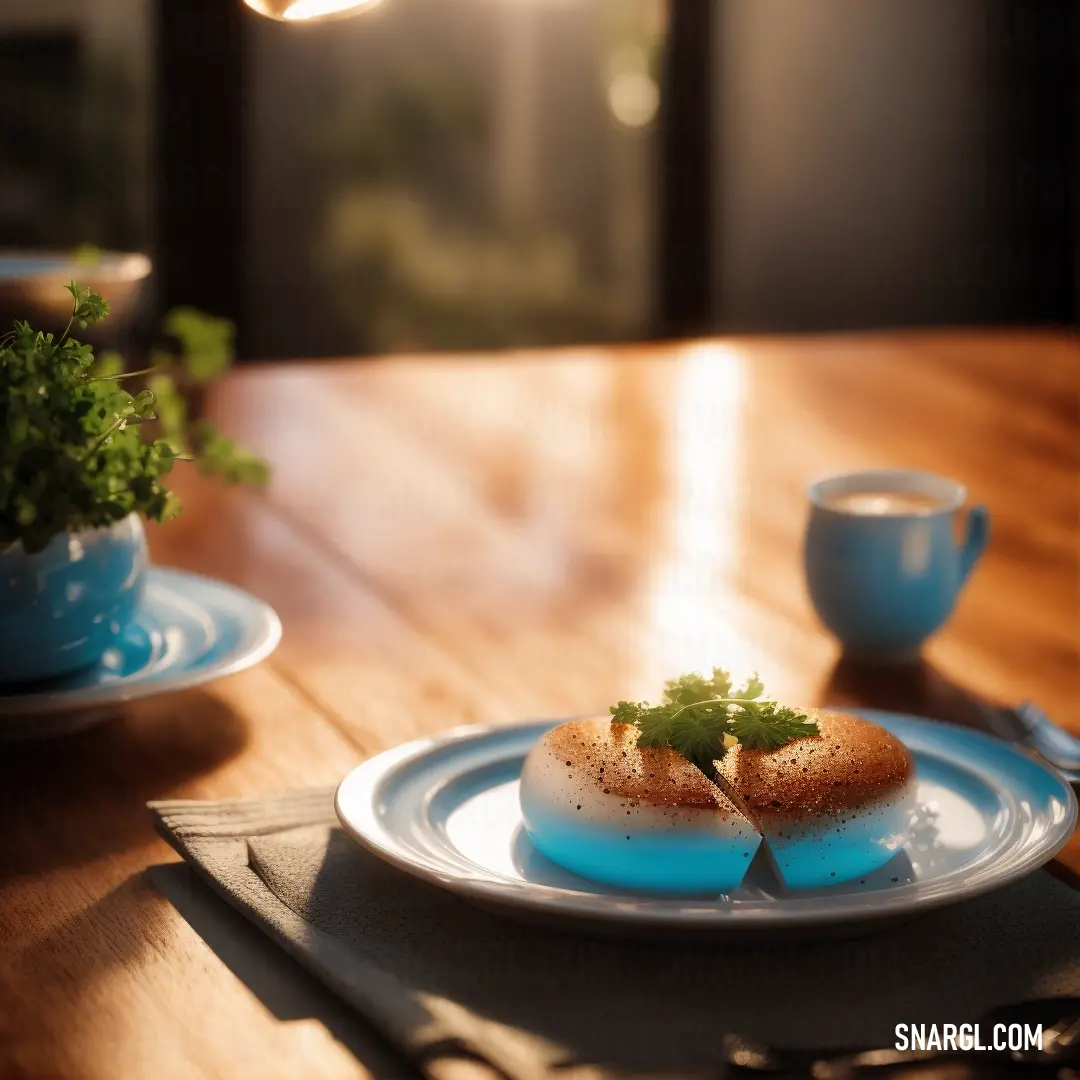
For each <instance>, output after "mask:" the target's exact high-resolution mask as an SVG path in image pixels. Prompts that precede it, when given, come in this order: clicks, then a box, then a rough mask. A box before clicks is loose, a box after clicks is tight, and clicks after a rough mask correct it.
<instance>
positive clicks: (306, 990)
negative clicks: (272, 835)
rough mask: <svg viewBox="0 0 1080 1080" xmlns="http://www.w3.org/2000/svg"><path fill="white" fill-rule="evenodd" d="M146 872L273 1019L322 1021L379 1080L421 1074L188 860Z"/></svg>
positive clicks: (409, 1079)
mask: <svg viewBox="0 0 1080 1080" xmlns="http://www.w3.org/2000/svg"><path fill="white" fill-rule="evenodd" d="M147 875H148V876H149V879H150V881H151V882H152V883H153V885H154V886H155V887H156V888H157V889H158V890H159V891H160V892H162V893H163V894H164V895H165V896H166V897H167V898H168V899H169V901H170V902H171V903H172V905H173V906H174V907H175V908H176V910H177V911H178V912H179V913H180V915H181V916H183V918H184V919H185V920H186V921H187V923H188V924H189V925H190V926H191V928H192V929H193V930H194V931H195V932H196V933H197V934H198V935H199V937H201V938H202V940H203V941H204V942H205V943H206V944H207V945H208V946H209V947H210V949H212V950H213V952H214V953H215V954H216V955H217V957H218V959H220V960H221V962H222V963H223V964H224V965H225V966H226V967H227V968H228V969H229V970H230V971H231V972H232V973H233V974H234V975H235V976H236V977H237V978H238V979H239V980H240V981H241V982H242V983H243V984H244V985H245V986H246V987H247V988H248V989H249V990H250V991H251V992H252V993H253V994H254V995H255V996H256V997H257V998H258V999H259V1000H260V1001H261V1002H262V1003H263V1005H264V1006H266V1008H267V1009H268V1010H269V1011H270V1012H271V1013H272V1014H273V1016H274V1017H275V1019H277V1020H307V1019H313V1020H318V1021H320V1022H321V1023H322V1024H323V1025H324V1026H325V1027H326V1028H327V1030H329V1032H330V1033H331V1035H333V1036H334V1038H335V1039H337V1041H338V1042H340V1043H341V1044H342V1045H343V1046H346V1047H347V1048H348V1049H349V1050H350V1051H351V1052H352V1053H353V1054H354V1055H355V1056H356V1057H357V1059H358V1060H359V1061H360V1062H361V1064H363V1065H364V1067H365V1068H366V1069H367V1070H368V1071H369V1072H370V1073H371V1075H372V1077H374V1078H375V1080H414V1078H415V1077H418V1076H419V1075H420V1074H419V1072H417V1070H416V1069H415V1068H414V1067H413V1065H412V1064H411V1063H410V1062H409V1061H408V1060H407V1059H406V1058H405V1057H404V1056H402V1055H401V1054H400V1053H399V1052H398V1051H397V1050H395V1049H394V1048H393V1047H392V1046H390V1045H389V1044H388V1043H387V1042H386V1040H385V1039H383V1038H382V1037H381V1036H380V1035H378V1034H377V1033H375V1032H373V1031H372V1030H371V1028H370V1027H369V1026H368V1025H367V1024H366V1023H364V1021H363V1020H362V1019H361V1018H360V1016H359V1015H358V1014H357V1013H356V1011H355V1010H353V1009H351V1008H350V1007H349V1006H348V1005H346V1004H345V1003H344V1002H343V1001H342V1000H341V999H340V998H339V997H337V995H335V994H334V993H332V992H331V991H330V990H328V989H327V988H326V987H325V986H324V985H323V984H322V983H321V982H319V981H318V980H317V979H316V978H314V976H312V975H309V974H308V972H307V971H305V970H304V968H303V967H301V966H300V964H298V963H297V962H296V961H295V960H293V959H292V958H291V957H290V956H288V955H287V954H286V953H285V952H284V951H283V950H282V949H279V948H277V947H276V946H274V945H272V944H271V943H270V942H268V941H267V939H266V935H265V934H263V933H262V931H260V930H259V929H258V928H257V927H255V926H253V925H252V924H251V923H250V922H249V921H248V920H247V919H245V918H244V917H243V916H242V915H241V914H240V913H239V912H237V911H234V910H233V909H232V908H231V907H230V906H229V904H228V903H226V902H225V901H224V900H222V899H221V897H219V896H218V895H217V894H215V893H214V892H213V890H212V889H210V888H209V887H208V886H207V885H206V884H205V883H204V882H203V881H202V880H201V879H200V878H199V877H198V875H197V874H195V872H194V871H193V870H191V869H190V867H188V866H187V865H186V864H185V863H179V862H177V863H163V864H161V865H159V866H152V867H150V868H149V869H148V870H147Z"/></svg>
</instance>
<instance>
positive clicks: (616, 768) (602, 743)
mask: <svg viewBox="0 0 1080 1080" xmlns="http://www.w3.org/2000/svg"><path fill="white" fill-rule="evenodd" d="M546 738H547V741H548V745H549V746H550V747H551V749H552V751H553V753H555V755H556V756H557V757H559V758H560V759H562V760H563V761H565V762H566V763H567V764H568V765H569V766H571V767H572V768H573V769H575V771H578V772H580V773H581V774H582V775H583V776H584V778H585V779H587V780H589V781H591V782H592V783H594V784H595V785H596V786H597V787H598V788H600V789H601V790H602V791H606V792H608V793H610V794H611V795H617V796H618V797H619V798H621V799H631V800H633V801H634V802H643V803H651V804H653V805H655V806H694V807H699V808H701V809H721V810H724V811H725V812H730V809H731V806H730V803H729V802H728V800H727V799H726V798H725V797H724V795H723V793H722V792H721V791H720V789H719V788H718V787H717V786H716V785H715V784H714V783H713V782H712V781H711V780H710V779H709V778H708V777H707V776H706V775H705V774H704V773H703V772H702V771H701V770H700V769H698V768H696V767H695V766H694V765H691V764H690V762H689V761H687V760H686V758H684V757H683V756H682V754H680V753H679V752H678V750H672V749H670V748H667V747H645V748H639V747H638V745H637V739H638V731H637V728H635V727H633V726H632V725H631V724H612V723H611V721H610V720H609V719H607V718H603V717H601V718H597V719H593V720H570V721H568V722H567V723H565V724H560V725H559V726H558V727H557V728H555V729H554V730H552V731H550V732H548V734H547V736H546Z"/></svg>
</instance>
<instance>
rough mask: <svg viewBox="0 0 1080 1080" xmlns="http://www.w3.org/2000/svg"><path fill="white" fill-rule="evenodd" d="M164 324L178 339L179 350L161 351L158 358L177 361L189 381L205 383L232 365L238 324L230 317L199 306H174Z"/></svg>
mask: <svg viewBox="0 0 1080 1080" xmlns="http://www.w3.org/2000/svg"><path fill="white" fill-rule="evenodd" d="M161 328H162V330H164V332H165V333H166V334H168V335H169V337H171V338H174V339H175V340H176V342H177V344H178V345H179V351H177V352H166V351H163V352H160V353H158V354H156V356H155V360H156V361H157V363H158V364H162V363H163V364H165V365H167V366H171V365H173V364H178V365H179V366H180V367H182V368H183V370H184V374H185V376H186V377H187V379H188V380H189V381H190V382H192V383H195V384H196V385H200V386H201V385H204V384H206V383H208V382H212V381H213V380H214V379H216V378H218V377H219V376H221V375H224V374H225V372H226V371H228V370H229V368H230V367H232V363H233V359H234V357H235V342H236V327H235V326H234V325H233V323H232V322H230V321H229V320H228V319H222V318H218V317H217V316H215V315H207V314H206V313H205V312H202V311H199V310H198V308H193V307H175V308H173V309H172V310H171V311H169V313H168V314H167V315H166V316H165V319H164V321H163V322H162V324H161Z"/></svg>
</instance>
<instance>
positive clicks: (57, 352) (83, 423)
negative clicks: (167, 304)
mask: <svg viewBox="0 0 1080 1080" xmlns="http://www.w3.org/2000/svg"><path fill="white" fill-rule="evenodd" d="M66 288H67V290H68V292H70V293H71V296H72V300H73V307H72V314H71V318H70V320H69V321H68V325H67V327H66V328H65V330H64V332H63V333H62V334H61V335H60V336H59V337H57V338H54V337H53V335H52V334H45V333H41V332H39V331H35V330H33V329H31V327H30V326H29V325H27V324H26V323H16V324H15V329H14V330H13V331H11V332H9V333H8V334H6V335H4V336H3V337H2V338H0V550H3V549H4V548H5V547H8V546H9V545H10V544H13V543H16V542H19V541H21V542H22V544H23V547H24V548H25V549H26V551H28V552H31V553H32V552H35V551H40V550H41V549H42V548H43V547H44V546H45V545H46V544H47V543H48V542H49V540H51V539H52V538H53V537H54V536H56V535H57V534H59V533H63V532H68V531H79V530H82V529H92V528H100V527H103V526H106V525H111V524H113V523H114V522H116V521H119V520H120V519H121V518H124V517H126V516H127V515H128V514H132V513H137V514H141V515H142V516H143V517H144V518H147V519H149V520H152V521H164V520H166V519H168V518H170V517H173V516H175V515H176V514H177V513H178V512H179V510H180V501H179V499H178V498H177V496H176V495H174V494H173V493H172V492H171V491H169V489H168V487H167V486H166V485H165V483H164V477H165V476H167V474H168V473H169V470H170V469H171V468H172V466H173V463H174V462H175V461H176V460H178V459H191V460H194V461H195V462H196V464H197V466H198V468H199V470H200V472H202V473H205V474H207V475H213V476H220V477H222V478H223V479H225V480H227V481H229V482H231V483H251V484H263V483H265V482H266V480H267V478H268V475H269V468H268V466H267V464H266V462H264V461H263V460H261V459H260V458H258V457H256V456H255V455H254V454H252V453H250V452H249V451H247V450H244V449H243V448H242V447H239V446H237V445H236V443H235V442H233V441H232V439H230V438H228V437H227V436H225V435H222V434H220V433H219V432H218V431H217V430H216V428H215V427H214V426H213V425H212V424H211V423H209V422H208V421H206V420H192V419H190V416H189V408H188V401H187V399H186V397H185V395H184V387H185V386H191V385H200V386H201V385H203V384H204V383H205V382H207V381H208V380H210V379H212V378H215V377H216V376H217V375H218V374H221V373H222V372H223V371H225V370H227V369H228V367H229V366H230V365H231V364H232V362H233V346H232V343H233V338H234V329H233V325H232V323H230V322H229V321H228V320H227V319H215V318H213V317H211V316H205V315H202V313H200V312H197V311H196V310H195V309H194V308H178V309H174V311H172V312H170V314H169V316H168V317H167V318H166V325H165V329H166V330H167V331H168V332H169V333H170V334H171V335H172V336H173V337H174V338H175V340H176V341H177V342H178V345H179V351H178V352H175V353H159V354H157V355H156V356H155V360H156V361H157V362H158V363H159V364H160V365H161V367H160V368H159V367H155V368H148V369H146V370H144V371H130V372H128V371H125V370H124V367H125V365H124V359H123V357H122V356H120V354H119V353H116V352H102V353H101V354H100V355H99V356H96V357H95V355H94V352H93V349H92V348H91V346H89V345H84V344H82V343H81V342H79V341H76V340H75V339H74V338H71V337H69V336H68V335H69V333H70V331H71V328H72V327H73V326H74V325H76V324H78V325H80V326H90V325H92V324H93V323H95V322H98V321H99V320H100V319H103V318H104V317H105V316H107V315H108V312H109V306H108V304H107V303H106V301H105V300H104V299H102V297H101V296H99V295H98V294H97V293H95V292H93V291H91V290H89V289H86V288H84V287H83V286H80V285H77V284H75V282H72V283H71V284H70V285H68V286H66ZM144 377H145V378H144ZM143 378H144V381H145V385H144V386H143V387H142V389H138V384H139V380H140V379H143ZM147 423H152V424H154V425H155V426H156V431H155V432H154V434H155V436H156V437H155V438H152V439H151V438H146V437H144V436H145V432H144V431H140V429H139V426H138V425H141V424H147Z"/></svg>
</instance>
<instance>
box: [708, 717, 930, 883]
mask: <svg viewBox="0 0 1080 1080" xmlns="http://www.w3.org/2000/svg"><path fill="white" fill-rule="evenodd" d="M805 712H806V714H807V715H808V716H809V717H810V718H811V719H812V720H813V721H814V722H815V723H816V724H817V728H818V731H819V734H818V735H816V736H812V737H810V738H805V739H796V740H795V741H793V742H790V743H788V744H787V745H786V746H782V747H780V748H779V749H778V750H751V749H747V748H745V747H742V746H735V747H732V748H731V749H730V750H728V752H727V753H726V754H724V756H723V758H722V759H721V760H719V761H718V762H716V766H717V782H718V783H719V784H720V786H721V787H722V788H723V789H724V790H725V791H728V793H729V795H730V797H731V798H732V799H733V800H734V802H735V803H736V805H738V806H740V807H741V808H742V809H743V810H744V812H745V813H746V815H747V816H748V817H749V818H750V820H751V821H753V822H754V824H755V826H756V827H757V828H758V829H759V830H760V831H761V832H762V834H763V835H764V837H765V842H766V845H767V846H768V849H769V851H770V852H771V853H772V856H773V858H774V860H775V863H776V868H777V870H778V871H779V874H780V876H781V878H782V879H783V881H784V884H785V885H787V887H788V888H790V889H807V888H813V887H816V886H821V885H835V884H837V883H838V882H841V881H849V880H851V879H852V878H857V877H860V876H862V875H864V874H868V873H870V872H871V871H872V870H876V869H877V868H878V867H879V866H882V865H883V864H884V863H886V862H888V861H889V859H891V858H892V857H893V855H895V854H896V852H897V851H898V850H899V849H900V848H901V847H902V846H903V844H904V842H905V841H906V840H907V838H908V836H909V835H910V826H911V817H912V811H913V810H914V808H915V767H914V762H913V761H912V757H911V754H910V753H909V752H908V750H907V748H906V747H905V746H904V744H903V743H902V742H900V740H899V739H897V738H896V737H895V736H894V735H891V734H889V732H887V731H885V730H884V728H881V727H878V726H877V725H876V724H872V723H870V722H869V721H868V720H863V719H862V718H861V717H858V716H853V715H852V714H850V713H846V712H835V711H830V710H827V709H807V710H805Z"/></svg>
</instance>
